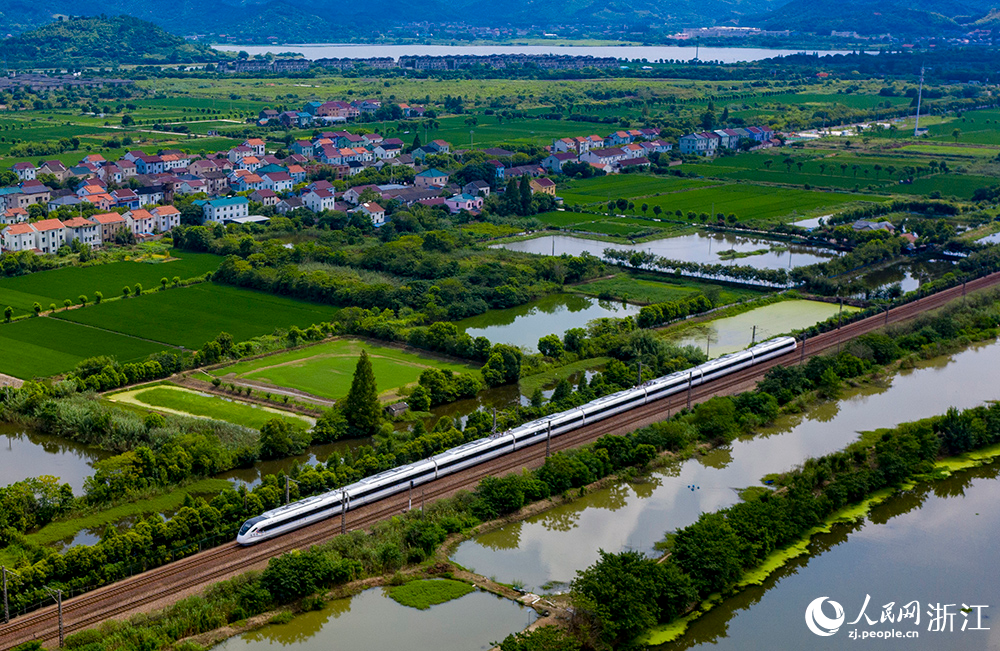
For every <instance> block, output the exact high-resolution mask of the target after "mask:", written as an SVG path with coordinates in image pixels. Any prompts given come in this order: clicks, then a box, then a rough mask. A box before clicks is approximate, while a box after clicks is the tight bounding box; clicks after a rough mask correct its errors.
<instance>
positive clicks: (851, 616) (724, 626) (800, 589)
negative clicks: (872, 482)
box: [661, 465, 1000, 651]
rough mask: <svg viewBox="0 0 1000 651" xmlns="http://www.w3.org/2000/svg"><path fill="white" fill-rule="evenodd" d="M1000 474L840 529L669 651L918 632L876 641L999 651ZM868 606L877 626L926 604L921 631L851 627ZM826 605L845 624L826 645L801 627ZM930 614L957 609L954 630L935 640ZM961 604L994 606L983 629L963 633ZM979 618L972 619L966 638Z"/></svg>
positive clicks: (961, 476) (945, 484) (971, 477)
mask: <svg viewBox="0 0 1000 651" xmlns="http://www.w3.org/2000/svg"><path fill="white" fill-rule="evenodd" d="M997 474H998V468H997V467H996V466H995V465H994V466H991V467H987V468H981V469H977V470H974V471H971V472H968V473H958V474H956V475H955V476H953V477H950V478H948V479H946V480H944V481H941V482H935V483H934V484H931V485H929V486H928V485H923V486H921V487H919V488H918V489H917V490H915V491H911V492H909V493H907V494H904V495H902V496H899V497H896V498H893V499H891V500H889V501H888V502H886V503H885V504H883V505H881V506H878V507H876V508H875V509H874V510H873V511H872V513H871V514H870V515H869V517H868V518H867V519H866V520H865V522H864V524H862V525H841V526H837V527H835V528H834V529H833V531H832V532H831V533H830V534H826V535H822V536H819V537H818V538H817V540H816V541H815V543H814V544H813V545H812V546H811V550H812V551H813V553H814V555H813V556H811V557H803V558H801V559H798V560H797V561H796V562H795V563H793V567H791V568H783V569H781V570H779V571H778V572H777V573H776V575H775V576H773V577H772V578H771V579H769V580H767V581H766V582H765V584H764V586H763V587H760V588H757V587H754V588H751V589H750V590H747V591H744V593H746V594H744V593H741V594H738V595H736V596H735V597H733V598H730V599H727V600H726V601H725V602H723V603H722V604H721V605H720V606H718V607H717V608H716V609H714V610H713V611H711V612H710V613H709V614H708V615H707V616H705V617H703V618H702V619H700V620H697V621H696V622H695V623H694V624H693V625H692V626H691V628H690V630H689V631H688V632H687V633H686V634H685V635H684V636H682V637H681V638H680V639H679V640H677V641H676V642H674V643H672V644H667V645H664V646H663V647H661V648H662V649H664V650H666V649H678V650H679V649H692V648H698V649H700V648H706V649H707V648H709V645H711V647H710V648H711V649H712V650H713V651H725V650H727V649H733V650H736V649H763V648H774V649H813V648H823V649H852V648H857V641H856V640H852V639H850V637H849V636H848V635H849V631H851V630H853V629H855V628H857V629H858V630H859V631H881V630H891V629H892V628H893V627H895V628H898V629H899V630H904V631H912V630H918V631H919V632H920V636H919V637H918V638H917V639H912V638H910V639H905V640H899V641H896V640H894V641H893V642H887V641H885V640H875V641H874V643H875V644H878V645H880V646H883V647H885V648H893V649H916V650H918V651H919V650H922V649H927V650H935V651H937V650H938V649H942V650H955V651H959V650H961V651H973V650H979V649H996V648H1000V625H997V622H998V619H997V609H998V608H1000V603H998V602H997V591H996V586H997V585H998V584H1000V565H998V564H997V563H993V562H991V559H992V557H993V555H994V553H995V544H996V538H997V535H998V533H1000V511H997V509H996V508H995V505H996V503H997V501H998V500H1000V481H998V479H997ZM866 595H870V596H871V600H870V603H869V605H868V607H867V609H866V611H865V612H866V614H867V615H868V616H869V617H871V618H872V619H875V620H879V619H880V617H879V614H880V612H881V611H882V609H883V605H885V604H888V603H890V602H893V603H894V604H895V606H894V608H893V609H892V610H893V611H894V612H898V610H899V607H900V606H902V605H903V604H907V603H909V602H911V601H913V600H916V601H918V602H920V604H921V607H920V610H921V617H920V626H919V627H917V626H915V625H914V624H913V622H912V621H911V620H907V621H906V622H905V623H903V622H900V623H897V624H895V625H891V624H889V623H885V624H882V623H876V624H875V625H869V624H867V621H866V620H865V619H862V620H861V621H860V622H859V623H858V624H855V625H853V626H852V625H850V624H849V622H853V621H854V620H855V619H856V618H857V617H858V615H859V614H860V612H861V609H862V606H863V604H864V602H865V597H866ZM821 596H827V597H828V598H830V599H832V600H834V601H837V602H838V603H840V604H841V605H842V606H843V608H844V611H845V624H844V625H843V626H842V628H841V629H840V631H838V632H837V633H836V634H835V635H834V636H831V637H828V638H824V639H823V640H822V641H821V640H820V638H818V637H816V636H815V635H813V634H812V633H810V632H809V631H808V629H807V628H806V626H805V622H804V621H803V614H804V612H805V607H806V605H807V604H808V603H810V602H811V601H812V600H813V599H816V598H818V597H821ZM930 604H955V606H954V607H953V608H952V612H954V613H956V614H955V617H954V626H955V630H954V631H953V632H938V631H930V630H928V625H929V624H930V621H929V613H928V610H929V609H930ZM962 604H968V605H972V604H979V605H987V606H989V608H986V609H984V610H983V613H984V615H985V617H984V618H983V620H982V626H983V627H989V628H990V629H991V630H989V631H971V630H966V631H965V632H962V631H961V630H960V629H961V627H962V622H963V621H964V619H965V618H964V617H963V616H962V615H961V614H960V613H959V612H958V611H959V609H960V608H961V607H962V606H961V605H962ZM974 617H975V615H974V614H970V616H969V621H970V623H969V628H972V627H974V626H975V625H976V624H975V619H974Z"/></svg>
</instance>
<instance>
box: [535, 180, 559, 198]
mask: <svg viewBox="0 0 1000 651" xmlns="http://www.w3.org/2000/svg"><path fill="white" fill-rule="evenodd" d="M528 187H530V188H531V193H532V194H536V193H541V194H547V195H549V196H552V197H554V196H556V183H555V181H553V180H552V179H546V178H540V179H531V180H530V181H528Z"/></svg>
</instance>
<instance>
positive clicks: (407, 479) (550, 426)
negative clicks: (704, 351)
mask: <svg viewBox="0 0 1000 651" xmlns="http://www.w3.org/2000/svg"><path fill="white" fill-rule="evenodd" d="M795 347H796V341H795V339H793V338H792V337H778V338H776V339H771V340H769V341H765V342H763V343H760V344H757V345H756V346H753V347H751V348H748V349H747V350H743V351H740V352H738V353H732V354H730V355H725V356H723V357H719V358H718V359H713V360H711V361H709V362H706V363H704V364H702V365H700V366H696V367H694V368H691V369H687V370H685V371H678V372H677V373H672V374H670V375H665V376H663V377H659V378H656V379H655V380H650V381H649V382H645V383H643V384H642V385H640V386H636V387H633V388H631V389H626V390H624V391H619V392H617V393H612V394H610V395H606V396H604V397H602V398H598V399H597V400H593V401H591V402H588V403H587V404H585V405H581V406H579V407H574V408H573V409H569V410H567V411H563V412H559V413H556V414H551V415H549V416H546V417H544V418H539V419H538V420H533V421H531V422H529V423H525V424H524V425H521V426H520V427H516V428H514V429H512V430H509V431H507V432H504V433H502V434H499V435H496V436H491V437H488V438H481V439H478V440H475V441H471V442H469V443H465V444H464V445H460V446H458V447H456V448H452V449H450V450H446V451H445V452H442V453H440V454H437V455H435V456H433V457H430V458H428V459H424V460H422V461H416V462H414V463H410V464H407V465H405V466H399V467H398V468H393V469H392V470H386V471H385V472H381V473H379V474H377V475H373V476H371V477H367V478H365V479H362V480H361V481H359V482H356V483H354V484H351V485H350V486H345V487H344V488H340V489H337V490H333V491H330V492H327V493H323V494H322V495H316V496H314V497H309V498H306V499H303V500H299V501H298V502H292V503H291V504H286V505H285V506H281V507H278V508H276V509H272V510H270V511H267V512H265V513H262V514H260V515H259V516H257V517H255V518H250V519H249V520H247V521H246V522H244V523H243V526H242V527H240V531H239V534H238V535H237V536H236V542H237V543H239V544H241V545H252V544H254V543H258V542H261V541H263V540H267V539H269V538H274V537H276V536H280V535H282V534H285V533H288V532H289V531H293V530H295V529H298V528H300V527H304V526H306V525H309V524H313V523H314V522H319V521H320V520H324V519H326V518H330V517H333V516H336V515H340V514H341V513H344V512H346V511H349V510H351V509H355V508H357V507H359V506H362V505H364V504H371V503H372V502H377V501H378V500H381V499H383V498H385V497H388V496H389V495H393V494H395V493H400V492H402V491H405V490H409V489H411V488H414V487H416V486H420V485H421V484H425V483H427V482H430V481H433V480H435V479H438V478H439V477H443V476H444V475H449V474H451V473H455V472H459V471H461V470H465V469H466V468H470V467H472V466H475V465H478V464H480V463H485V462H487V461H490V460H491V459H495V458H497V457H500V456H503V455H505V454H509V453H511V452H514V451H515V450H520V449H521V448H524V447H527V446H529V445H534V444H536V443H541V442H542V441H545V440H546V439H548V438H551V437H554V436H559V435H561V434H565V433H566V432H569V431H571V430H574V429H577V428H579V427H583V426H584V425H590V424H591V423H595V422H597V421H600V420H604V419H606V418H610V417H612V416H615V415H617V414H620V413H622V412H625V411H628V410H630V409H635V408H636V407H641V406H642V405H645V404H646V403H648V402H652V401H654V400H660V399H661V398H666V397H667V396H671V395H674V394H676V393H681V392H683V391H687V390H688V389H689V388H691V387H695V386H698V385H700V384H704V383H705V382H710V381H712V380H715V379H718V378H720V377H722V376H724V375H729V374H730V373H735V372H737V371H739V370H741V369H744V368H748V367H750V366H753V365H755V364H759V363H761V362H763V361H765V360H769V359H772V358H774V357H780V356H781V355H785V354H787V353H789V352H792V351H794V350H795Z"/></svg>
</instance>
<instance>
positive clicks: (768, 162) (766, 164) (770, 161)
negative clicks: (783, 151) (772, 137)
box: [764, 158, 774, 170]
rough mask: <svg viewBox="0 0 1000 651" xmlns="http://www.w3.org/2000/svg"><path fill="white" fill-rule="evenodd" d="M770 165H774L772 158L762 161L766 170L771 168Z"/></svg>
mask: <svg viewBox="0 0 1000 651" xmlns="http://www.w3.org/2000/svg"><path fill="white" fill-rule="evenodd" d="M772 165H774V160H773V159H770V158H768V159H767V160H766V161H764V167H765V168H767V169H768V170H770V169H771V166H772Z"/></svg>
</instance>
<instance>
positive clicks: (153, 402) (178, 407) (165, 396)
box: [111, 385, 310, 429]
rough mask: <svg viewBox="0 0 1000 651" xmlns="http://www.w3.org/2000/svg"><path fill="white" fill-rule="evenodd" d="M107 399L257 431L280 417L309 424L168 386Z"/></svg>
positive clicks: (300, 424) (304, 424)
mask: <svg viewBox="0 0 1000 651" xmlns="http://www.w3.org/2000/svg"><path fill="white" fill-rule="evenodd" d="M111 399H112V400H116V401H125V402H130V403H133V404H140V405H148V406H150V407H153V408H156V407H160V408H162V409H166V410H170V411H175V412H181V413H183V414H188V415H191V416H199V417H201V418H211V419H213V420H221V421H225V422H227V423H235V424H237V425H243V426H244V427H249V428H251V429H260V428H261V427H263V426H264V423H266V422H267V421H269V420H271V419H272V418H280V419H282V420H285V421H288V422H289V423H291V424H292V425H295V426H297V427H307V426H309V425H310V423H309V422H308V421H306V420H305V419H303V418H298V417H296V416H294V415H292V414H291V413H289V412H278V410H275V411H270V410H268V409H264V408H262V407H258V406H256V405H251V404H248V403H244V402H236V401H233V400H227V399H225V398H219V397H217V396H211V395H205V394H201V393H198V392H196V391H189V390H187V389H183V388H181V387H176V386H169V385H166V386H155V387H151V388H146V389H139V390H136V391H127V392H125V393H120V394H116V395H114V396H112V397H111Z"/></svg>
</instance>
